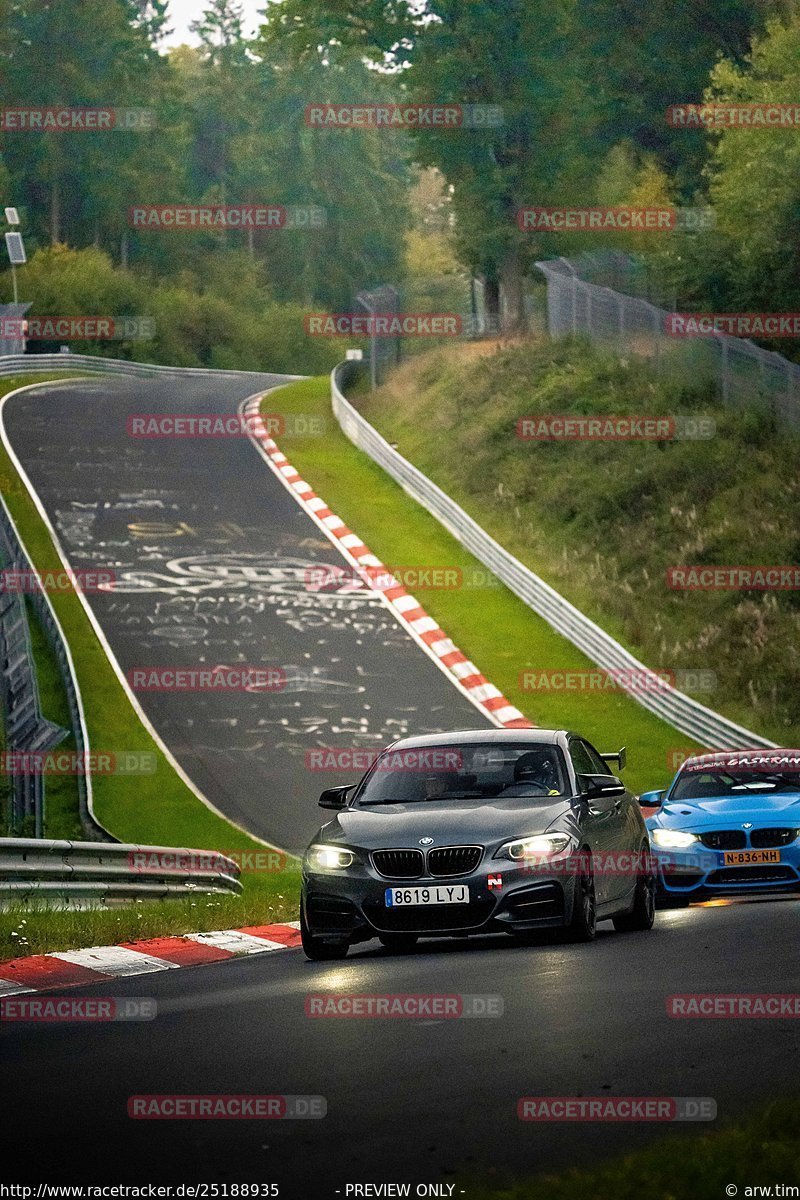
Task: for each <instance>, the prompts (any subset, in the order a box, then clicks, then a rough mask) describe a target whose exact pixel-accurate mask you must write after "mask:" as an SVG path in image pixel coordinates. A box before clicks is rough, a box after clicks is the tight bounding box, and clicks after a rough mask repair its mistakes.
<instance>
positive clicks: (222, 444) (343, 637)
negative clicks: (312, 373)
mask: <svg viewBox="0 0 800 1200" xmlns="http://www.w3.org/2000/svg"><path fill="white" fill-rule="evenodd" d="M280 381H281V378H280V376H275V375H265V376H263V377H262V378H261V379H260V380H259V379H254V378H253V377H252V376H250V377H247V376H242V377H240V378H239V379H236V378H234V379H233V380H227V379H225V378H224V377H210V378H209V379H204V378H202V377H197V376H195V377H191V376H190V377H188V378H185V379H176V378H169V379H166V380H165V379H155V380H153V381H152V382H151V381H149V380H141V379H134V380H130V379H128V380H125V379H114V380H112V381H108V380H103V381H81V382H76V383H62V384H58V385H55V386H53V385H43V386H42V387H40V388H37V389H36V391H35V392H28V393H23V394H21V395H19V396H17V397H14V398H12V399H11V400H10V401H8V403H7V404H6V406H5V409H4V423H5V426H6V429H7V430H8V435H9V439H10V441H11V444H12V446H13V447H14V450H15V452H16V453H17V455H18V456H19V458H20V460H21V462H22V465H23V466H24V468H25V470H26V471H27V473H28V475H29V477H30V479H31V481H32V483H33V485H34V487H35V488H36V490H37V492H38V493H39V496H40V497H41V499H42V501H43V502H44V505H45V507H46V509H47V512H48V515H49V517H50V520H51V522H52V523H53V525H54V527H55V529H56V532H57V533H58V536H59V539H60V541H61V544H62V546H63V547H64V549H65V551H66V552H67V554H68V556H69V560H70V564H71V566H72V567H73V568H75V569H76V570H98V569H104V570H106V569H108V570H112V571H113V572H114V588H113V591H109V592H96V593H95V594H93V595H90V596H89V597H88V600H89V603H90V604H91V605H92V608H93V610H94V612H95V613H96V615H97V617H98V618H99V620H100V623H101V625H102V627H103V629H104V631H105V634H106V636H107V638H108V640H109V642H110V644H111V647H112V649H113V650H114V653H115V655H116V657H117V659H118V661H119V662H120V665H121V666H122V668H123V670H124V671H125V672H126V674H127V673H128V672H129V671H132V670H134V669H138V668H148V667H159V668H173V667H209V666H218V665H226V666H230V665H236V664H241V663H244V664H247V665H250V666H257V667H264V666H267V667H275V668H276V669H278V670H279V671H281V672H282V673H283V674H282V676H281V677H280V678H281V681H282V684H283V685H282V686H281V687H280V689H279V690H267V691H261V692H255V693H254V692H247V691H240V692H208V691H205V692H193V693H187V692H182V693H176V692H164V691H160V692H146V691H142V692H139V693H138V698H139V700H140V702H141V703H142V706H143V708H144V709H145V711H146V713H147V715H148V716H149V718H150V720H151V721H152V722H153V724H154V725H155V727H156V728H157V729H158V731H159V733H160V734H161V736H162V737H163V738H164V740H165V741H166V742H167V743H168V744H169V746H170V748H171V749H172V751H173V753H174V754H175V756H176V757H177V759H178V761H179V762H180V763H181V765H182V766H183V767H184V769H185V770H186V771H187V773H188V774H189V775H190V777H191V778H192V779H193V780H194V782H195V783H196V784H197V786H198V787H199V788H201V789H202V791H203V792H204V793H205V794H206V795H207V796H208V797H209V799H210V800H211V801H212V802H213V803H214V804H215V805H216V806H217V807H218V808H219V809H221V810H222V812H224V813H225V814H226V816H229V817H231V818H232V819H233V820H234V821H237V822H239V823H240V824H243V825H244V826H246V828H248V829H249V830H250V831H251V832H252V833H255V834H256V835H258V836H259V837H262V838H264V839H266V840H267V841H269V842H271V843H273V844H275V845H278V846H281V847H282V848H283V849H286V850H289V851H291V852H293V853H300V852H301V851H302V850H304V849H305V847H306V846H307V844H308V842H309V840H310V839H311V837H313V835H314V833H315V831H316V829H317V828H318V827H319V824H320V823H321V822H320V821H319V819H318V817H319V815H320V814H319V810H318V809H317V807H316V799H317V796H318V795H319V792H320V791H321V790H322V788H323V787H329V786H330V787H333V786H335V785H336V784H337V783H349V782H353V781H354V778H355V779H357V778H358V777H359V775H360V774H361V772H358V773H357V774H356V775H355V776H354V775H353V773H352V771H351V772H349V773H346V774H340V773H337V772H327V771H326V772H324V773H311V772H310V771H309V770H308V769H307V766H306V758H305V756H306V752H307V751H309V750H313V749H314V748H316V747H322V746H333V747H337V748H342V749H351V748H365V749H380V748H381V747H383V746H385V745H387V744H388V743H390V742H391V741H394V740H395V739H396V738H398V737H404V736H406V735H407V734H410V733H414V734H420V733H427V732H435V731H438V730H442V729H458V728H462V729H463V728H468V727H473V728H474V727H476V726H480V725H483V724H486V723H487V722H486V718H485V717H484V716H483V715H482V714H481V712H479V711H478V709H477V708H476V707H475V706H474V705H473V704H472V703H470V701H469V700H467V699H466V697H464V696H463V695H462V694H461V693H460V692H459V691H458V690H457V689H456V688H455V687H454V686H453V684H452V683H451V682H450V681H449V680H448V679H447V678H446V677H445V676H444V675H443V673H442V671H441V670H440V669H439V668H438V667H437V666H436V665H435V663H434V662H433V661H432V660H430V659H429V658H428V657H427V656H426V655H425V654H424V653H423V652H422V651H421V650H420V649H419V648H418V647H417V645H416V643H415V642H414V641H413V640H412V638H411V637H410V636H409V635H408V633H407V632H406V631H405V630H404V629H403V627H402V626H401V625H400V624H399V623H398V621H397V620H396V618H395V617H394V616H393V614H392V613H391V611H390V610H389V608H388V607H387V605H386V604H385V603H384V601H383V600H382V598H381V597H380V596H378V595H377V594H376V593H374V592H370V591H367V590H365V589H364V590H362V591H360V592H359V591H357V590H354V589H353V587H352V586H351V585H350V584H349V583H345V585H344V586H343V587H342V588H341V589H339V590H336V591H318V590H315V589H314V588H313V586H309V583H311V584H313V582H314V579H315V577H316V576H315V568H317V571H318V569H319V567H320V566H322V565H323V564H325V565H327V564H335V565H337V566H341V567H345V566H346V564H345V562H344V560H343V558H342V556H341V555H340V553H339V552H338V550H337V549H336V548H335V547H334V546H333V545H332V543H331V542H330V541H329V540H328V539H327V538H326V537H324V535H323V534H322V533H321V531H320V530H319V529H318V527H317V526H316V525H315V524H314V523H313V522H312V521H311V519H310V518H309V517H307V516H306V514H305V513H304V512H303V511H302V509H301V508H300V507H299V505H298V504H297V502H296V501H295V500H294V499H293V498H292V497H291V496H290V495H289V494H288V493H287V491H286V490H285V488H284V487H283V486H282V485H281V484H280V482H279V481H278V480H277V479H276V478H275V476H274V475H273V474H272V472H271V470H270V469H269V467H268V466H267V464H266V463H265V462H264V461H263V460H262V459H261V457H260V456H259V454H258V452H257V451H256V449H255V447H253V446H252V445H251V443H250V442H249V441H248V439H247V438H246V437H231V438H204V439H199V438H157V439H145V438H140V437H132V436H130V435H129V434H128V432H127V429H128V426H127V421H128V418H129V417H131V416H135V415H138V414H145V413H147V414H150V413H159V414H160V413H172V414H175V413H181V414H186V413H192V414H198V413H223V414H235V413H236V410H237V407H238V405H239V403H240V402H241V401H242V400H243V399H244V398H245V397H247V396H249V395H250V394H252V393H253V392H255V391H256V390H258V388H259V387H260V388H268V387H271V386H274V385H275V384H277V383H279V382H280ZM279 410H280V399H279V394H276V397H275V411H276V412H278V411H279ZM284 681H285V682H284ZM89 701H90V697H87V702H89ZM92 749H93V750H103V749H124V747H101V746H97V747H94V746H93V747H92Z"/></svg>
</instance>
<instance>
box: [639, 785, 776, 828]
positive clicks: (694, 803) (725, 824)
mask: <svg viewBox="0 0 800 1200" xmlns="http://www.w3.org/2000/svg"><path fill="white" fill-rule="evenodd" d="M744 821H752V822H753V824H754V825H760V826H762V827H764V826H770V825H784V826H794V827H796V828H798V829H800V794H798V793H797V792H742V793H740V794H737V795H735V796H704V797H703V798H702V799H698V800H670V801H668V802H667V803H666V804H663V805H662V806H661V808H660V809H659V810H658V812H657V813H654V814H653V816H652V817H650V818H649V819H648V822H647V823H648V825H652V826H653V827H654V828H657V827H661V828H666V829H687V830H694V829H728V828H741V825H742V823H743V822H744Z"/></svg>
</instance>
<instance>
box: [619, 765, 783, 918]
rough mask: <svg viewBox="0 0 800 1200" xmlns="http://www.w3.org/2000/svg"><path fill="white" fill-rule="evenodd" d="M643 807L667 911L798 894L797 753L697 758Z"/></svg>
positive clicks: (650, 795) (646, 798)
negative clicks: (739, 897) (726, 898)
mask: <svg viewBox="0 0 800 1200" xmlns="http://www.w3.org/2000/svg"><path fill="white" fill-rule="evenodd" d="M639 803H640V804H641V805H642V807H644V808H648V807H652V806H658V809H657V812H655V813H653V814H652V815H650V816H649V817H648V818H647V820H646V822H645V823H646V825H647V827H648V831H649V834H650V844H651V847H652V850H653V854H654V855H655V858H656V862H657V866H658V872H657V877H658V892H659V896H660V900H661V902H662V903H666V904H670V903H672V904H681V903H689V902H690V901H692V900H701V899H708V898H709V897H711V896H715V895H736V894H739V893H748V894H752V893H754V892H769V891H800V750H740V751H733V750H724V751H716V752H715V753H713V754H703V755H698V756H697V757H695V758H689V759H687V761H686V762H685V763H684V764H683V766H682V767H681V768H680V770H679V771H678V774H677V775H676V776H675V778H674V779H673V781H672V783H671V785H670V787H669V788H668V789H667V791H666V792H661V791H657V792H644V793H643V794H642V795H641V796H640V797H639Z"/></svg>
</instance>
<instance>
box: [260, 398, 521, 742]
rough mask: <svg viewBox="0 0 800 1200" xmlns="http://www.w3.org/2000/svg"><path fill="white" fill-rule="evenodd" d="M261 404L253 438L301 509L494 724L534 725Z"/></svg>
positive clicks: (515, 727) (509, 725)
mask: <svg viewBox="0 0 800 1200" xmlns="http://www.w3.org/2000/svg"><path fill="white" fill-rule="evenodd" d="M260 407H261V397H260V396H251V397H250V399H249V400H245V401H244V403H243V404H242V406H241V411H242V414H243V416H244V418H245V420H246V422H247V429H248V431H249V434H250V438H251V440H252V441H253V442H254V443H255V445H256V446H258V447H259V448H260V449H261V450H262V451H263V455H264V457H265V459H266V461H267V462H268V463H269V465H270V466H271V467H272V469H273V471H274V472H275V474H276V475H277V476H278V478H279V479H280V480H281V482H282V483H283V484H284V485H285V487H286V488H287V489H288V491H290V492H291V493H292V495H293V496H294V498H295V500H296V501H297V502H298V504H299V505H300V506H301V508H303V509H304V510H305V512H306V513H307V514H308V516H310V517H311V519H312V520H313V521H314V522H315V524H316V525H318V526H319V527H320V529H322V530H323V532H324V533H326V534H327V536H328V537H329V539H330V540H331V541H332V542H333V543H334V545H336V546H337V547H338V549H339V550H340V551H341V553H342V555H343V556H344V558H345V559H346V560H347V561H348V562H349V563H350V564H351V565H352V566H354V567H355V568H356V569H357V570H358V572H359V574H360V575H361V577H362V578H363V580H364V582H365V583H366V584H367V586H368V587H370V588H371V589H372V590H373V591H376V592H380V593H381V594H382V595H383V598H384V600H385V601H386V602H387V604H388V606H389V608H390V609H391V610H392V612H393V613H394V614H395V616H396V617H397V618H398V620H399V621H400V623H401V624H402V625H403V626H405V628H406V629H407V630H408V631H409V633H410V634H411V636H412V637H413V638H414V640H415V641H416V642H417V643H418V644H419V645H420V646H421V647H422V649H423V650H425V651H426V652H427V653H428V655H429V656H430V657H431V658H433V659H434V661H436V662H437V663H438V665H439V666H440V667H442V668H443V670H444V671H445V674H447V675H448V676H449V678H450V679H451V681H452V682H453V683H454V684H455V685H456V687H458V689H459V690H460V691H461V692H463V693H464V694H465V695H466V696H467V698H468V699H469V700H471V701H472V702H473V703H474V704H475V705H476V707H477V708H479V709H481V710H482V711H483V712H484V714H485V715H486V716H487V717H488V718H489V720H491V721H492V723H493V724H494V725H498V726H501V727H505V728H506V729H530V728H532V727H533V722H532V721H529V720H528V718H527V717H526V716H524V715H523V714H522V713H521V712H520V711H519V709H518V708H515V707H514V705H513V704H511V703H510V702H509V701H508V700H507V699H506V697H505V696H504V695H503V693H502V692H501V691H500V690H499V689H498V688H496V687H495V686H494V684H493V683H490V682H489V680H488V679H487V678H486V677H485V676H484V675H482V674H481V673H480V671H479V670H478V668H477V667H476V666H475V664H474V663H473V662H470V660H469V659H468V658H467V656H466V655H465V654H462V653H461V651H460V650H459V649H458V647H457V646H456V645H455V643H454V642H452V641H451V640H450V638H449V637H448V636H447V634H446V633H445V632H444V630H443V629H441V628H440V627H439V625H438V624H437V622H436V621H435V620H434V618H433V617H431V616H430V615H429V614H428V613H427V612H426V611H425V609H424V608H423V607H422V605H421V604H420V603H419V601H418V600H417V599H416V598H415V597H414V596H412V595H411V593H410V592H408V591H407V590H406V588H404V587H403V585H402V584H401V583H398V581H397V580H396V579H394V578H393V577H392V576H391V573H390V572H389V570H388V569H387V567H386V566H384V564H383V563H382V562H381V560H380V559H379V558H377V557H376V555H374V554H373V553H372V552H371V550H370V549H369V547H368V546H366V545H365V544H364V542H362V540H361V538H360V537H359V536H358V534H356V533H354V532H353V530H352V529H350V528H348V526H347V525H345V523H344V521H343V520H342V519H341V517H337V516H336V513H334V512H332V511H331V509H330V508H328V506H327V504H326V503H325V501H324V500H323V499H322V497H321V496H318V495H317V494H316V492H315V491H314V489H313V488H312V486H311V484H310V483H307V482H306V480H305V479H303V478H301V476H300V472H299V471H298V470H297V469H296V468H295V467H293V466H292V464H291V463H290V462H289V460H288V459H287V457H286V455H285V454H283V453H282V452H281V450H280V448H279V447H278V445H277V444H276V442H275V441H274V439H273V438H272V437H271V436H270V434H269V431H268V430H267V427H266V426H265V424H264V422H263V421H262V420H261V415H260Z"/></svg>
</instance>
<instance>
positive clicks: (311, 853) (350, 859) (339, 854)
mask: <svg viewBox="0 0 800 1200" xmlns="http://www.w3.org/2000/svg"><path fill="white" fill-rule="evenodd" d="M306 857H307V861H308V865H309V866H310V867H311V868H312V869H316V870H318V871H344V870H345V869H346V868H347V867H352V865H353V863H354V862H355V861H356V855H355V854H354V853H353V851H352V850H345V849H344V848H343V847H342V846H309V848H308V852H307V855H306Z"/></svg>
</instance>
